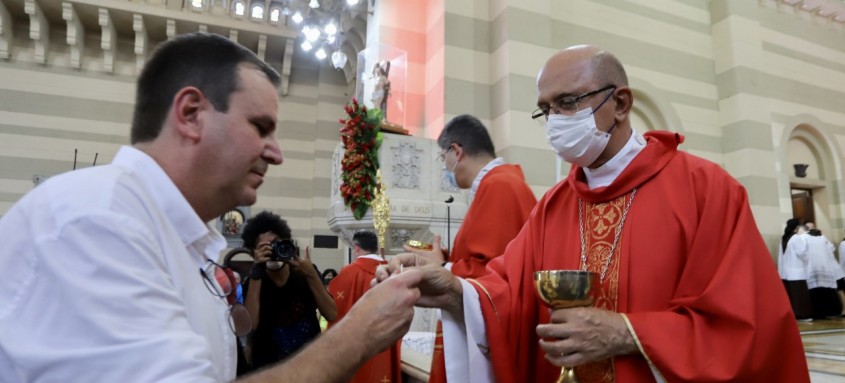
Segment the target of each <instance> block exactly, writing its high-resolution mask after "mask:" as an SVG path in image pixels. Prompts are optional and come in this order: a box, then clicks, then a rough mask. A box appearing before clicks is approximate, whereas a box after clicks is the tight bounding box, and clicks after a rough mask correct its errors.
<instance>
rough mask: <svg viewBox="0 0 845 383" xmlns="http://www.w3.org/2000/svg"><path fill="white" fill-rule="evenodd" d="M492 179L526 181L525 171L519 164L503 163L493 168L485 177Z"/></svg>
mask: <svg viewBox="0 0 845 383" xmlns="http://www.w3.org/2000/svg"><path fill="white" fill-rule="evenodd" d="M488 177H489V178H490V179H491V180H504V181H508V182H512V181H525V173H524V172H523V171H522V166H520V165H519V164H503V165H499V166H496V167H495V168H493V169H491V170H490V172H488V173H487V175H485V176H484V178H488Z"/></svg>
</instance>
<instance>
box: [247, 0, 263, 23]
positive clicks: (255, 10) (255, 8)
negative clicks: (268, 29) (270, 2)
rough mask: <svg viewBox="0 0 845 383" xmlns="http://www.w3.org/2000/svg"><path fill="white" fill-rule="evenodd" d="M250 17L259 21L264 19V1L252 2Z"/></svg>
mask: <svg viewBox="0 0 845 383" xmlns="http://www.w3.org/2000/svg"><path fill="white" fill-rule="evenodd" d="M249 17H251V18H253V19H257V20H263V19H264V3H263V2H262V1H253V2H252V7H251V8H250V10H249Z"/></svg>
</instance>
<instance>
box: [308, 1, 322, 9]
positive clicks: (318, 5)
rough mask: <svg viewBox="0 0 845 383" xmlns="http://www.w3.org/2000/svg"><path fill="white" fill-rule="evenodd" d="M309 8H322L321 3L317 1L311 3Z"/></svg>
mask: <svg viewBox="0 0 845 383" xmlns="http://www.w3.org/2000/svg"><path fill="white" fill-rule="evenodd" d="M308 6H309V7H311V8H320V2H319V1H317V0H311V2H310V3H308Z"/></svg>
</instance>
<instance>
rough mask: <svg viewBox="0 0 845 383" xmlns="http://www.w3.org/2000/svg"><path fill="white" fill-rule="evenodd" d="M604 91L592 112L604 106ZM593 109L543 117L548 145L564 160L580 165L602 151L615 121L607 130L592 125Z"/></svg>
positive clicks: (586, 163) (588, 161)
mask: <svg viewBox="0 0 845 383" xmlns="http://www.w3.org/2000/svg"><path fill="white" fill-rule="evenodd" d="M612 95H613V93H610V94H608V96H607V97H605V99H604V100H602V102H601V103H600V104H599V106H598V107H596V110H595V112H597V111H598V110H599V109H601V107H602V106H604V103H605V102H606V101H607V100H608V99H609V98H610V96H612ZM595 112H594V111H593V109H592V108H587V109H582V110H580V111H578V112H576V113H575V114H572V115H569V116H567V115H565V114H550V115H549V116H548V119H547V120H546V138H548V140H549V145H551V147H552V149H554V150H555V152H557V155H558V156H560V158H563V160H564V161H566V162H569V163H573V164H575V165H578V166H581V167H583V168H585V167H588V166H590V165H592V163H593V162H595V161H596V159H597V158H599V156H600V155H601V153H602V152H604V149H605V148H606V147H607V143H608V142H609V141H610V132H612V131H613V128H615V127H616V122H614V123H613V126H611V127H610V129H608V130H607V132H602V131H599V130H598V128H596V118H595Z"/></svg>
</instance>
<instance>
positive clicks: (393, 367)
mask: <svg viewBox="0 0 845 383" xmlns="http://www.w3.org/2000/svg"><path fill="white" fill-rule="evenodd" d="M377 252H378V237H376V234H375V233H373V232H372V231H359V232H357V233H355V234H354V235H353V236H352V255H353V256H354V257H355V260H354V261H353V262H352V263H350V264H349V265H347V266H346V267H344V268H343V269H341V270H340V274H338V275H337V278H334V279H333V280H332V281H331V283H329V293H331V295H332V297H334V301H335V303H336V304H337V318H335V320H331V321H329V327H331V326H333V325H335V324H337V322H338V321H339V320H341V319H343V317H344V316H346V314H347V313H348V312H349V309H351V308H352V305H354V304H355V302H357V301H358V299H361V297H362V296H364V294H365V293H366V292H367V290H369V289H370V283H371V282H372V280H373V278H374V277H375V271H376V267H378V266H379V265H384V264H387V262H385V260H384V258H382V257H381V256H380V255H378V254H377ZM400 348H401V342H396V343H395V344H394V345H393V346H391V347H390V348H388V349H387V350H384V351H383V352H381V353H379V354H378V355H376V356H374V357H373V358H372V359H370V360H368V361H367V362H366V363H364V365H363V366H361V368H359V369H358V371H357V372H356V373H355V376H354V377H352V379H350V380H349V382H350V383H370V382H379V383H381V382H384V383H391V382H392V383H401V382H402V360H401V355H400Z"/></svg>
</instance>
